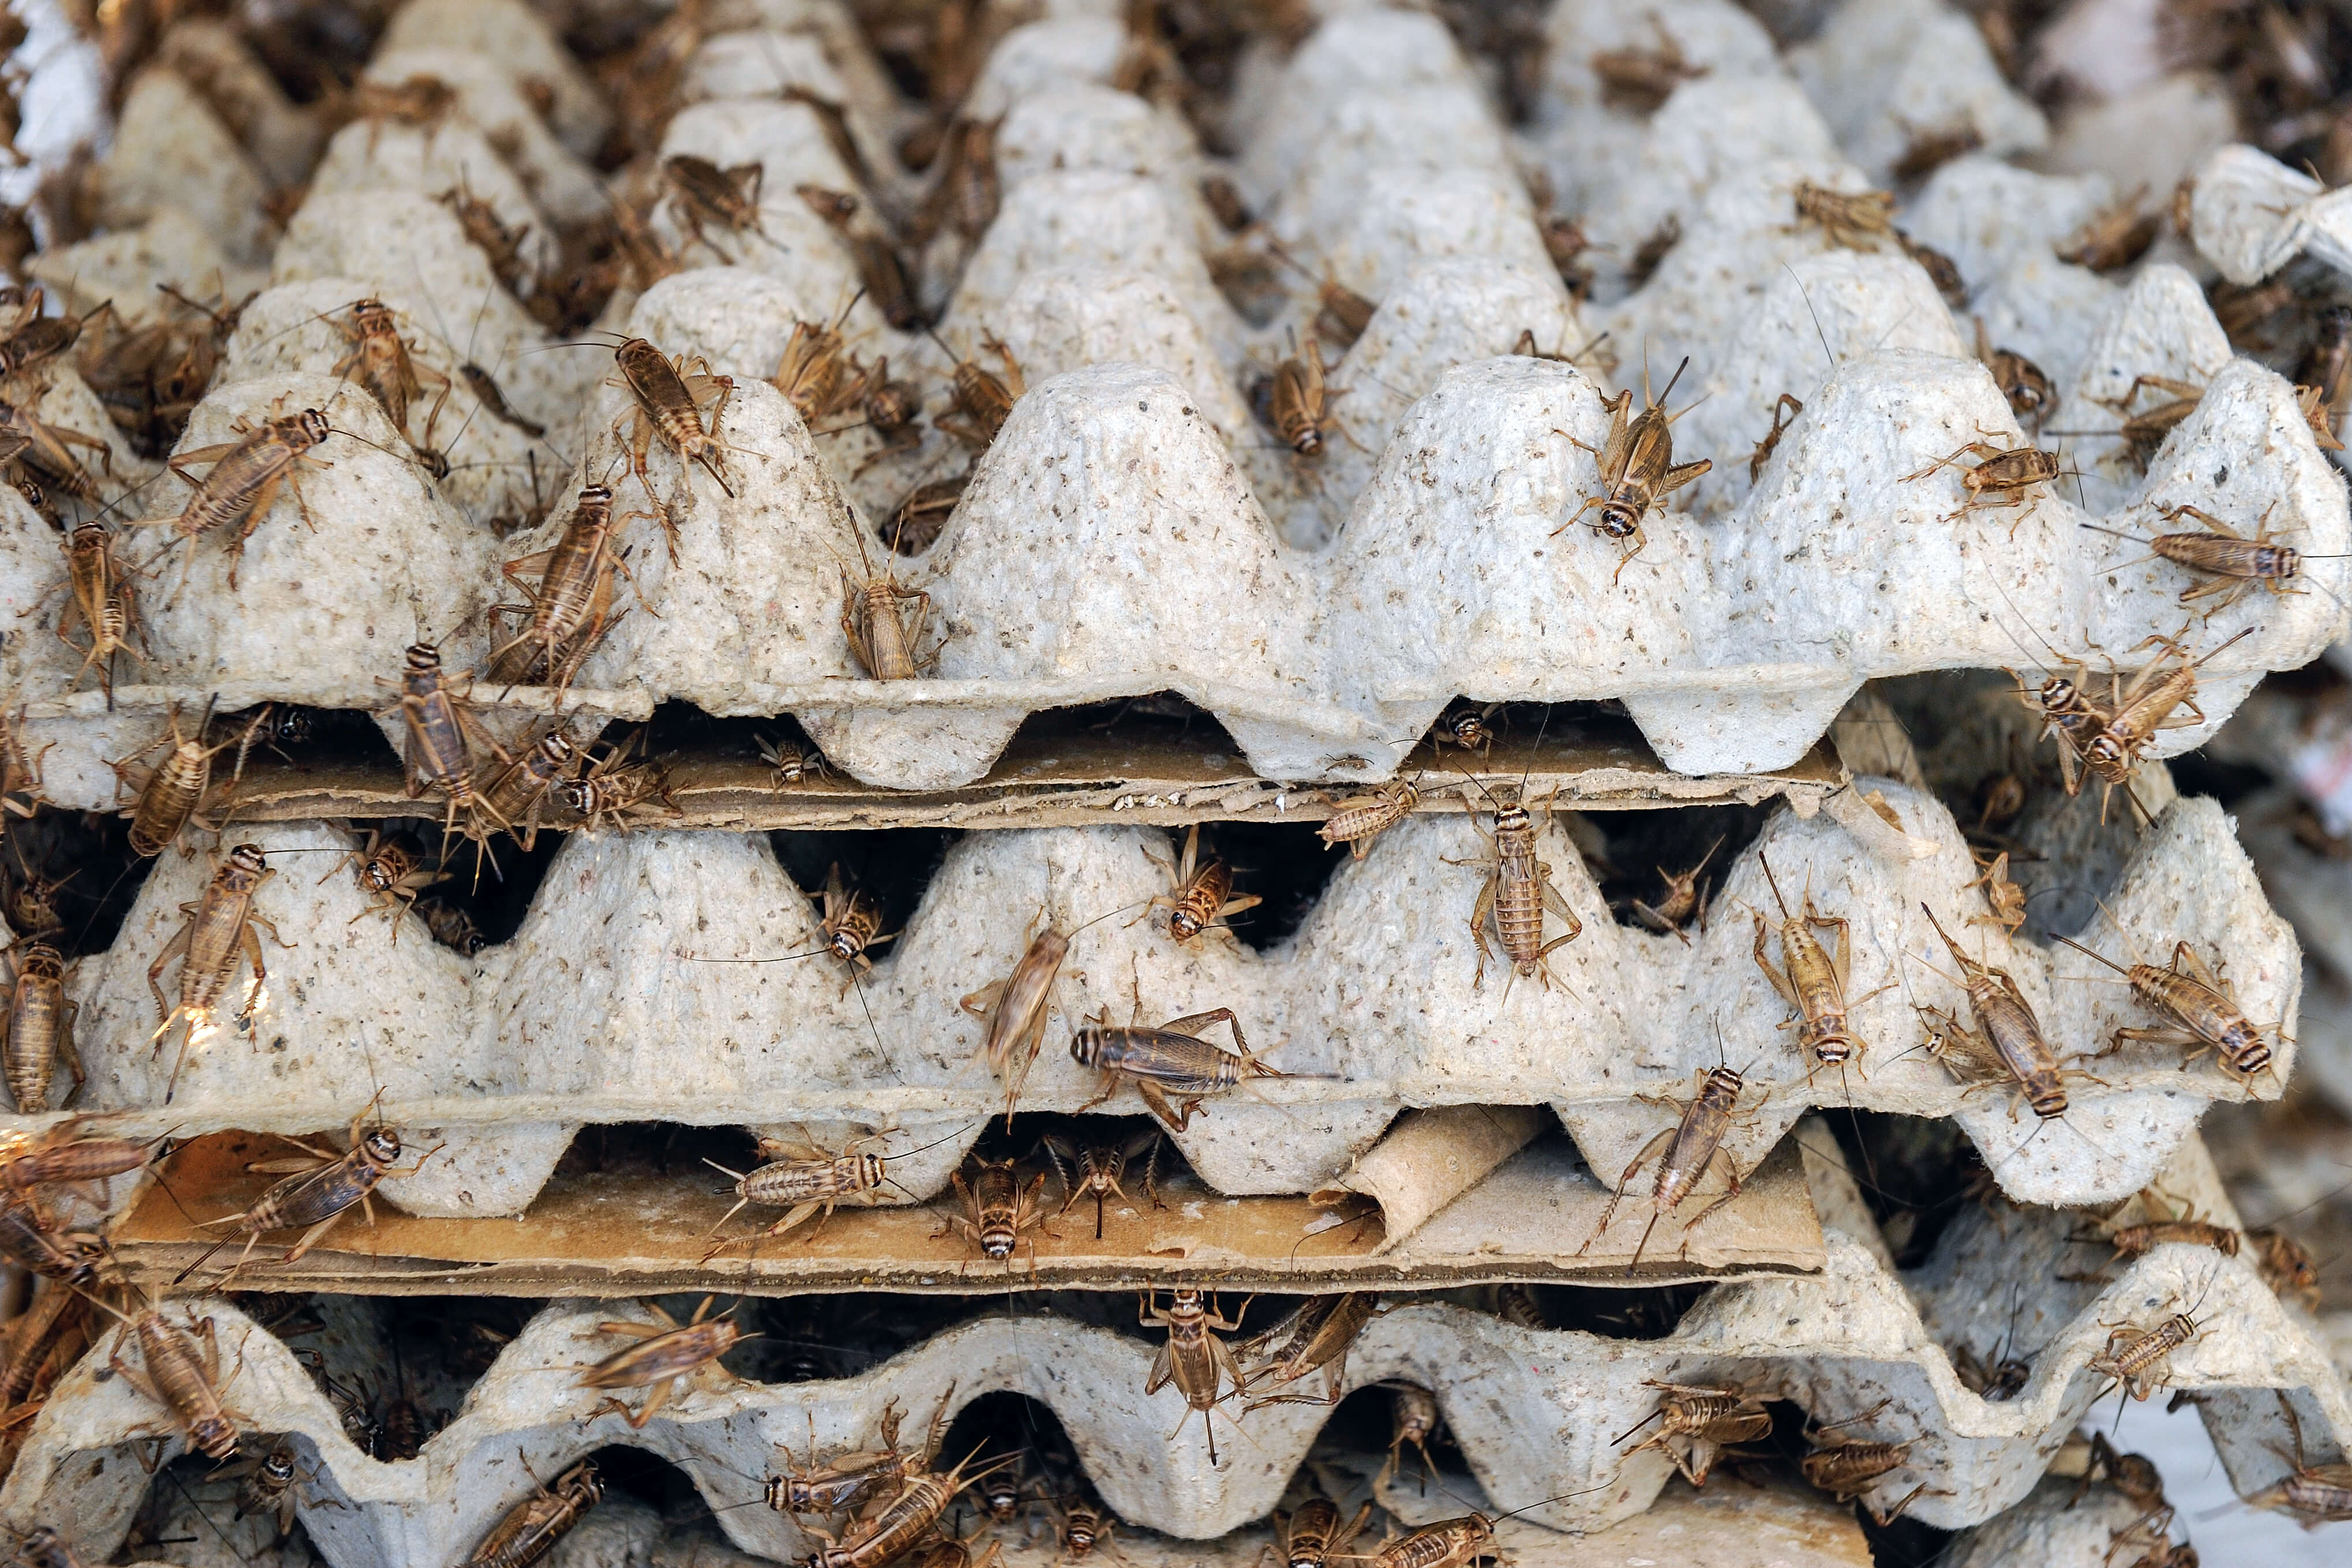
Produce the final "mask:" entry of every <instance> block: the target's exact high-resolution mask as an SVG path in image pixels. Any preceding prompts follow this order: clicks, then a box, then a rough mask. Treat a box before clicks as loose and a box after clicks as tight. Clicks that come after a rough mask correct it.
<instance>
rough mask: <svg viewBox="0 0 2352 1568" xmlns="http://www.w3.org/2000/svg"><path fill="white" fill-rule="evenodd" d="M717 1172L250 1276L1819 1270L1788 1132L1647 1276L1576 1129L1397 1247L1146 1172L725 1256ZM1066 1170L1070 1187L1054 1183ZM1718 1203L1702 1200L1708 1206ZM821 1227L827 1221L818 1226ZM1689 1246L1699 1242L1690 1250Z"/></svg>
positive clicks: (422, 1228) (602, 1284) (158, 1231)
mask: <svg viewBox="0 0 2352 1568" xmlns="http://www.w3.org/2000/svg"><path fill="white" fill-rule="evenodd" d="M285 1152H286V1151H285V1149H284V1146H283V1145H282V1144H281V1143H280V1142H278V1141H277V1140H275V1139H266V1138H254V1137H250V1136H247V1135H246V1134H243V1133H220V1134H215V1135H214V1136H211V1137H205V1138H199V1139H196V1140H194V1142H190V1143H189V1144H188V1145H187V1146H186V1147H184V1148H183V1149H182V1150H180V1151H179V1152H176V1153H174V1154H173V1157H172V1160H171V1163H170V1164H169V1166H168V1167H167V1169H166V1170H165V1172H164V1177H163V1183H159V1184H154V1185H151V1186H150V1187H149V1188H148V1189H147V1190H146V1191H145V1192H144V1193H143V1194H141V1196H140V1197H139V1199H138V1201H137V1202H136V1203H135V1204H133V1205H132V1206H131V1209H130V1211H129V1212H128V1213H127V1214H125V1215H123V1216H122V1218H121V1220H120V1221H118V1222H117V1223H116V1225H115V1226H114V1228H113V1231H112V1237H111V1238H112V1241H113V1244H114V1248H115V1252H116V1255H117V1256H118V1257H119V1258H121V1262H122V1265H123V1267H124V1268H125V1270H126V1271H127V1272H128V1274H129V1275H130V1278H131V1280H132V1281H133V1282H135V1283H137V1284H141V1285H145V1286H154V1287H161V1286H163V1285H167V1284H169V1283H171V1282H172V1280H173V1278H174V1277H175V1276H176V1275H178V1274H179V1273H180V1272H181V1270H183V1269H184V1268H187V1267H188V1266H189V1265H190V1264H191V1263H193V1262H194V1260H195V1259H196V1258H197V1257H198V1256H199V1255H200V1254H201V1253H202V1251H203V1250H204V1248H205V1247H207V1246H209V1245H211V1240H212V1238H213V1237H216V1236H217V1235H219V1234H220V1233H219V1231H217V1230H212V1231H205V1230H199V1229H197V1228H196V1222H197V1221H201V1220H207V1219H211V1218H213V1217H215V1216H216V1215H226V1214H229V1213H232V1212H236V1211H237V1210H241V1209H243V1208H244V1207H246V1206H247V1205H249V1204H250V1203H252V1202H253V1200H254V1199H255V1198H256V1197H257V1196H259V1195H260V1194H261V1192H262V1190H263V1189H264V1188H265V1187H266V1186H267V1184H268V1182H269V1180H270V1179H271V1178H269V1177H266V1176H259V1175H255V1174H252V1173H248V1172H247V1171H246V1169H245V1165H246V1163H247V1162H248V1161H252V1160H267V1159H270V1158H273V1157H278V1156H282V1155H283V1154H284V1153H285ZM717 1184H718V1183H717V1179H716V1178H715V1177H713V1176H712V1175H711V1174H710V1173H709V1172H708V1171H704V1172H701V1173H698V1174H697V1173H685V1172H680V1173H677V1174H675V1175H671V1176H666V1177H656V1176H635V1177H614V1176H604V1175H594V1174H590V1175H581V1176H572V1175H561V1174H560V1175H558V1176H557V1177H556V1178H555V1179H554V1180H553V1181H551V1182H550V1183H549V1184H547V1186H546V1187H545V1188H544V1189H543V1190H542V1191H541V1194H540V1196H539V1199H538V1201H537V1202H536V1203H534V1204H533V1205H531V1207H530V1212H529V1213H527V1214H526V1215H523V1216H522V1217H521V1218H520V1219H515V1220H493V1219H483V1220H463V1219H428V1218H420V1217H417V1216H415V1215H403V1214H399V1213H396V1212H394V1211H393V1210H391V1209H390V1208H389V1207H388V1206H387V1205H381V1204H379V1205H376V1215H375V1217H376V1223H375V1227H374V1228H373V1229H370V1228H369V1226H368V1225H367V1223H366V1222H365V1220H364V1219H363V1218H362V1216H361V1215H359V1214H358V1213H357V1212H356V1211H354V1212H352V1214H351V1215H349V1216H348V1217H347V1218H346V1219H345V1220H344V1221H343V1222H342V1223H341V1225H339V1226H337V1227H336V1228H335V1229H334V1230H333V1231H331V1232H330V1233H329V1234H328V1236H327V1237H325V1239H324V1240H322V1241H321V1242H320V1245H319V1246H318V1247H316V1248H314V1249H313V1250H312V1251H311V1252H310V1254H309V1255H308V1256H307V1257H305V1258H302V1259H301V1260H300V1261H299V1263H296V1264H295V1265H293V1266H291V1267H284V1266H281V1265H279V1264H278V1261H277V1260H278V1258H281V1257H282V1256H283V1255H284V1253H285V1251H286V1249H287V1248H288V1247H290V1246H291V1245H292V1243H293V1240H294V1236H293V1233H291V1232H288V1233H282V1234H278V1235H273V1236H272V1237H270V1238H269V1240H268V1241H267V1242H265V1243H264V1244H263V1245H261V1246H259V1247H255V1248H254V1251H253V1259H252V1261H251V1262H250V1263H249V1264H248V1265H247V1268H245V1269H244V1270H243V1271H242V1272H240V1273H239V1274H238V1275H237V1277H236V1280H235V1281H234V1284H235V1286H236V1288H237V1289H253V1290H268V1289H285V1290H365V1291H370V1292H374V1293H381V1294H395V1295H397V1294H416V1295H442V1294H448V1293H452V1292H459V1293H478V1294H484V1295H521V1296H600V1295H633V1294H639V1293H643V1292H648V1291H669V1290H691V1289H704V1288H706V1287H707V1288H711V1289H726V1290H748V1291H751V1292H754V1293H757V1294H765V1295H791V1294H797V1293H802V1292H813V1291H824V1290H845V1289H857V1290H902V1291H917V1292H947V1293H960V1292H996V1291H1009V1290H1022V1289H1052V1288H1079V1289H1139V1288H1145V1287H1150V1286H1155V1285H1156V1286H1163V1287H1164V1286H1167V1285H1170V1284H1173V1283H1192V1282H1196V1281H1201V1280H1203V1279H1208V1280H1212V1281H1213V1282H1214V1283H1215V1284H1216V1285H1217V1286H1218V1287H1219V1288H1221V1289H1242V1288H1246V1287H1264V1288H1267V1289H1285V1290H1309V1289H1321V1288H1324V1287H1327V1286H1331V1287H1339V1286H1344V1287H1346V1288H1349V1289H1375V1288H1380V1287H1383V1286H1393V1287H1400V1288H1402V1287H1436V1286H1448V1285H1458V1284H1466V1283H1474V1282H1483V1281H1499V1280H1512V1279H1517V1280H1526V1281H1530V1282H1559V1281H1573V1282H1578V1283H1582V1284H1588V1285H1610V1284H1620V1283H1622V1284H1640V1285H1657V1284H1667V1283H1675V1282H1681V1281H1687V1280H1706V1279H1737V1278H1742V1277H1745V1276H1749V1275H1755V1274H1795V1273H1811V1272H1814V1271H1817V1270H1819V1269H1820V1268H1822V1266H1823V1264H1824V1262H1825V1258H1826V1255H1825V1250H1824V1244H1823V1242H1822V1231H1821V1224H1820V1221H1819V1219H1818V1218H1817V1217H1816V1215H1814V1212H1813V1205H1812V1199H1811V1195H1810V1194H1808V1192H1807V1190H1806V1184H1805V1179H1804V1173H1803V1171H1802V1169H1801V1164H1800V1162H1799V1160H1798V1157H1797V1153H1796V1152H1795V1150H1794V1149H1793V1148H1792V1147H1790V1146H1789V1145H1785V1144H1784V1145H1783V1146H1782V1147H1781V1149H1780V1151H1779V1152H1776V1153H1775V1154H1774V1155H1773V1156H1772V1157H1771V1158H1770V1159H1769V1160H1767V1161H1766V1162H1765V1163H1764V1164H1763V1166H1762V1167H1761V1168H1760V1169H1759V1170H1758V1171H1757V1172H1756V1173H1755V1174H1754V1176H1753V1177H1752V1178H1751V1179H1750V1180H1749V1181H1748V1184H1747V1186H1746V1188H1745V1190H1743V1191H1742V1192H1741V1194H1739V1196H1738V1198H1736V1199H1734V1200H1733V1201H1732V1202H1730V1203H1729V1204H1727V1205H1725V1206H1724V1207H1722V1208H1721V1209H1719V1210H1717V1212H1716V1213H1715V1214H1714V1215H1712V1216H1710V1217H1709V1218H1708V1220H1707V1222H1706V1225H1705V1226H1701V1227H1700V1228H1699V1229H1698V1230H1697V1231H1696V1232H1695V1233H1693V1234H1692V1235H1690V1236H1689V1237H1687V1238H1685V1237H1682V1235H1681V1234H1680V1231H1679V1226H1678V1222H1676V1221H1674V1220H1668V1221H1664V1222H1663V1223H1661V1224H1660V1226H1659V1227H1658V1233H1657V1235H1656V1236H1654V1237H1652V1244H1651V1247H1650V1249H1649V1251H1648V1252H1647V1253H1645V1254H1644V1256H1643V1261H1642V1267H1641V1269H1640V1271H1639V1273H1638V1274H1633V1275H1629V1274H1628V1273H1627V1272H1626V1269H1627V1266H1628V1265H1629V1264H1630V1263H1631V1262H1632V1260H1633V1246H1634V1243H1635V1241H1636V1240H1637V1239H1638V1238H1639V1237H1640V1234H1641V1226H1638V1225H1628V1224H1627V1223H1626V1217H1627V1215H1632V1214H1640V1215H1644V1216H1646V1215H1647V1212H1648V1210H1647V1206H1646V1205H1645V1204H1642V1203H1641V1202H1640V1201H1639V1200H1640V1199H1641V1197H1642V1196H1643V1194H1632V1195H1630V1196H1629V1197H1628V1199H1627V1204H1626V1206H1625V1207H1624V1208H1622V1209H1621V1210H1620V1212H1619V1215H1618V1217H1617V1219H1616V1221H1615V1222H1614V1223H1613V1224H1612V1225H1611V1226H1610V1228H1609V1232H1608V1235H1607V1236H1606V1237H1602V1238H1601V1239H1600V1240H1597V1241H1595V1242H1594V1243H1593V1245H1592V1247H1591V1250H1590V1251H1589V1252H1587V1253H1585V1254H1584V1255H1582V1256H1578V1254H1577V1249H1578V1247H1581V1246H1583V1245H1584V1244H1585V1242H1586V1240H1587V1238H1589V1237H1592V1236H1593V1233H1594V1231H1595V1229H1596V1228H1597V1227H1598V1226H1599V1224H1600V1219H1601V1209H1602V1207H1603V1205H1606V1203H1607V1202H1608V1197H1609V1194H1608V1189H1607V1188H1605V1187H1603V1186H1602V1185H1601V1184H1600V1183H1599V1182H1598V1181H1596V1180H1595V1179H1594V1178H1593V1177H1592V1175H1591V1173H1589V1172H1587V1171H1586V1170H1585V1168H1584V1166H1583V1165H1582V1163H1580V1161H1579V1160H1578V1159H1577V1157H1576V1154H1575V1152H1574V1150H1573V1149H1572V1148H1571V1146H1570V1144H1569V1143H1568V1142H1567V1141H1566V1140H1564V1139H1560V1138H1551V1139H1547V1140H1545V1141H1544V1142H1540V1143H1538V1144H1537V1145H1536V1146H1534V1147H1532V1148H1529V1149H1527V1150H1523V1151H1522V1152H1519V1153H1518V1154H1517V1155H1516V1156H1514V1157H1513V1158H1512V1159H1511V1160H1509V1161H1508V1162H1507V1163H1505V1164H1504V1165H1503V1166H1502V1167H1501V1168H1500V1169H1499V1170H1497V1171H1496V1172H1495V1173H1494V1174H1493V1175H1491V1176H1489V1177H1488V1178H1487V1179H1486V1181H1484V1182H1482V1183H1480V1184H1478V1185H1477V1186H1475V1187H1473V1188H1472V1189H1471V1190H1470V1191H1469V1192H1467V1193H1465V1194H1463V1195H1462V1196H1461V1197H1460V1198H1457V1199H1456V1200H1454V1203H1452V1204H1451V1205H1447V1206H1446V1207H1445V1208H1444V1209H1443V1210H1441V1211H1440V1212H1439V1213H1437V1214H1436V1215H1433V1216H1432V1217H1431V1218H1430V1219H1429V1220H1428V1221H1427V1222H1426V1223H1425V1224H1423V1226H1421V1227H1420V1228H1419V1229H1417V1230H1416V1231H1414V1232H1413V1234H1412V1236H1411V1237H1408V1238H1407V1239H1406V1241H1405V1242H1404V1243H1403V1245H1402V1246H1400V1247H1396V1248H1394V1249H1392V1250H1389V1251H1386V1252H1382V1251H1380V1250H1379V1248H1380V1246H1381V1241H1382V1239H1383V1237H1382V1231H1381V1223H1380V1219H1379V1215H1378V1211H1377V1209H1376V1208H1374V1207H1373V1205H1370V1203H1369V1202H1364V1203H1360V1204H1359V1205H1355V1206H1354V1207H1352V1208H1348V1209H1329V1208H1321V1207H1318V1206H1316V1205H1313V1204H1310V1203H1309V1202H1308V1201H1307V1199H1306V1198H1304V1197H1252V1198H1226V1197H1219V1196H1217V1195H1215V1194H1211V1193H1207V1192H1205V1191H1203V1190H1202V1189H1201V1188H1200V1187H1198V1186H1196V1185H1193V1184H1191V1183H1190V1182H1189V1181H1188V1182H1186V1183H1185V1184H1182V1185H1176V1184H1170V1185H1169V1186H1167V1187H1164V1188H1163V1189H1162V1191H1161V1197H1162V1199H1163V1201H1164V1202H1165V1204H1166V1205H1167V1206H1166V1207H1164V1208H1160V1209H1154V1208H1153V1207H1151V1205H1150V1203H1149V1201H1147V1200H1146V1199H1145V1198H1144V1196H1143V1193H1142V1187H1141V1184H1140V1183H1139V1182H1131V1183H1130V1185H1129V1192H1130V1196H1131V1197H1132V1198H1133V1199H1134V1202H1133V1203H1132V1204H1130V1205H1118V1204H1117V1203H1116V1202H1114V1203H1113V1204H1111V1205H1108V1206H1107V1207H1106V1208H1105V1211H1104V1214H1103V1236H1102V1239H1101V1240H1100V1241H1099V1242H1097V1240H1096V1239H1095V1236H1094V1217H1095V1216H1094V1208H1093V1205H1092V1204H1091V1202H1087V1203H1083V1204H1081V1205H1078V1206H1076V1207H1074V1208H1072V1209H1071V1210H1070V1211H1069V1212H1068V1213H1067V1214H1066V1215H1062V1216H1060V1217H1059V1218H1058V1219H1056V1218H1055V1217H1053V1211H1054V1209H1055V1207H1056V1206H1058V1204H1059V1196H1058V1194H1055V1196H1054V1197H1053V1198H1052V1199H1051V1200H1043V1201H1045V1213H1046V1215H1047V1223H1048V1224H1050V1225H1052V1226H1053V1227H1054V1230H1055V1233H1057V1234H1055V1235H1052V1236H1048V1235H1045V1234H1043V1233H1042V1232H1040V1231H1038V1230H1036V1229H1034V1228H1033V1229H1025V1230H1024V1232H1023V1241H1022V1247H1021V1248H1020V1250H1019V1251H1018V1252H1017V1253H1016V1254H1015V1255H1014V1257H1013V1258H1012V1259H1011V1260H1008V1261H1006V1262H992V1261H990V1260H988V1259H986V1258H982V1257H981V1256H980V1255H979V1252H978V1249H977V1248H976V1247H974V1246H973V1245H972V1244H971V1242H969V1241H968V1240H966V1239H965V1238H964V1237H962V1236H961V1235H959V1234H957V1233H955V1232H952V1231H949V1232H946V1233H944V1234H942V1220H943V1218H944V1216H945V1215H947V1214H948V1213H949V1212H950V1210H949V1209H948V1207H947V1206H946V1205H944V1204H940V1205H925V1206H921V1207H880V1206H877V1207H872V1208H856V1209H850V1208H845V1209H842V1210H841V1211H839V1212H838V1213H836V1214H835V1215H833V1216H832V1217H831V1219H829V1220H828V1221H826V1222H825V1224H824V1227H823V1228H822V1229H821V1230H817V1231H815V1232H814V1235H812V1233H811V1229H810V1226H802V1227H801V1228H799V1229H797V1230H794V1231H792V1232H789V1233H787V1234H786V1235H785V1236H783V1237H775V1238H771V1239H764V1240H761V1241H760V1242H759V1243H758V1244H757V1245H756V1246H752V1245H747V1244H746V1243H745V1242H744V1241H743V1240H742V1239H740V1238H744V1237H750V1236H752V1235H754V1234H756V1232H757V1230H758V1229H759V1227H761V1226H764V1225H772V1224H773V1223H774V1222H775V1221H776V1219H777V1218H779V1217H780V1216H779V1215H777V1214H776V1212H775V1211H773V1210H767V1211H764V1217H762V1214H763V1211H761V1210H757V1209H746V1210H744V1211H743V1213H742V1214H740V1215H737V1216H736V1217H735V1219H734V1220H733V1221H732V1222H730V1224H729V1226H727V1234H728V1235H729V1236H730V1237H735V1238H738V1239H737V1241H736V1244H735V1245H733V1246H730V1247H729V1248H728V1249H726V1250H725V1251H723V1252H720V1253H719V1254H718V1255H717V1256H715V1257H712V1258H709V1261H708V1262H705V1261H704V1255H705V1254H706V1253H707V1252H709V1248H710V1247H711V1232H712V1231H713V1229H714V1228H715V1227H717V1226H718V1224H719V1219H720V1217H721V1216H722V1215H724V1214H725V1213H726V1211H727V1208H728V1206H729V1205H730V1204H732V1203H733V1202H734V1199H733V1197H732V1196H731V1195H722V1194H715V1193H714V1191H713V1189H714V1187H716V1186H717ZM1051 1185H1052V1184H1051V1183H1050V1182H1049V1183H1048V1186H1049V1187H1050V1186H1051ZM1686 1212H1687V1213H1689V1214H1696V1212H1697V1210H1696V1206H1693V1207H1691V1208H1689V1209H1688V1210H1687V1211H1686ZM811 1224H812V1225H813V1224H814V1222H811ZM1685 1239H1687V1242H1688V1248H1687V1253H1686V1254H1680V1253H1678V1251H1677V1249H1678V1248H1679V1247H1682V1246H1683V1243H1684V1241H1685ZM244 1245H245V1241H244V1237H243V1236H242V1234H241V1233H240V1234H239V1235H238V1237H237V1239H236V1242H235V1244H234V1245H232V1246H230V1247H225V1248H223V1249H222V1250H221V1252H220V1253H219V1254H218V1255H217V1256H216V1257H215V1259H214V1262H213V1264H212V1265H211V1266H210V1267H208V1268H206V1269H205V1270H204V1271H203V1273H202V1274H201V1275H200V1276H199V1278H201V1279H204V1280H205V1282H206V1283H217V1282H218V1274H219V1272H220V1270H222V1269H225V1268H226V1267H227V1266H228V1265H229V1264H230V1263H232V1262H234V1261H235V1260H236V1257H237V1255H238V1253H239V1252H240V1251H241V1250H242V1249H243V1247H244Z"/></svg>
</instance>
